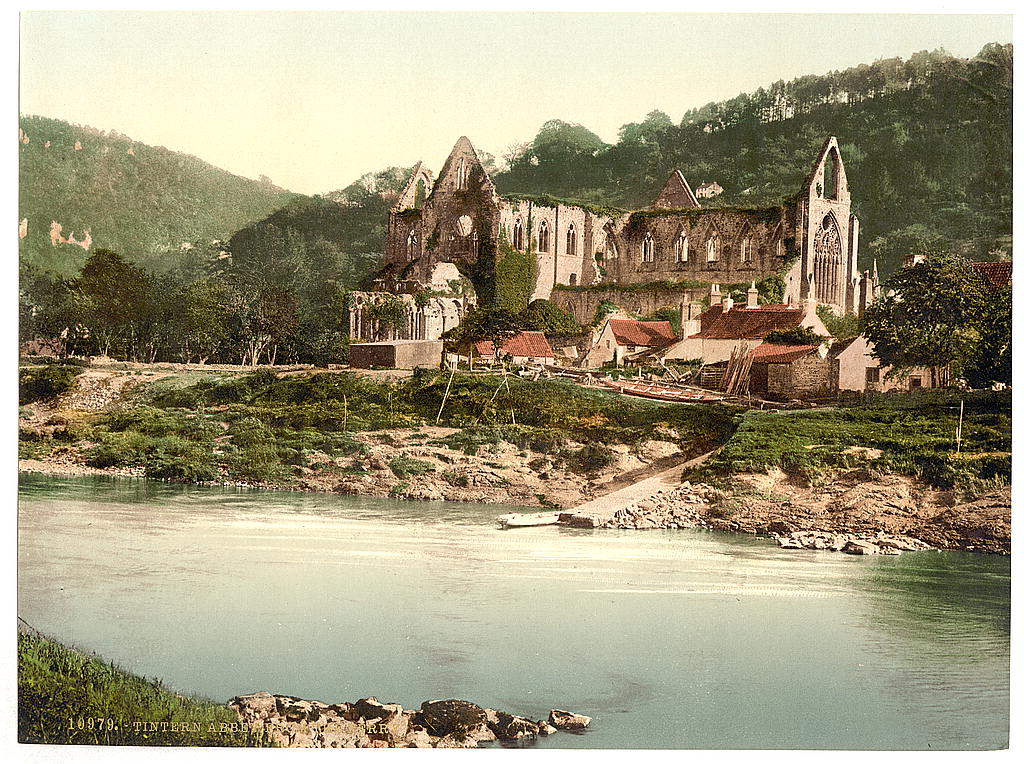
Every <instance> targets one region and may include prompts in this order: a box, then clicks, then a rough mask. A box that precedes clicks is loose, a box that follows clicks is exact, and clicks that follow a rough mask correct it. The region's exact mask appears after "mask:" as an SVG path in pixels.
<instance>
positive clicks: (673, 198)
mask: <svg viewBox="0 0 1024 764" xmlns="http://www.w3.org/2000/svg"><path fill="white" fill-rule="evenodd" d="M654 206H655V208H657V209H693V210H695V209H699V208H700V202H698V201H697V197H696V196H694V195H693V191H692V190H691V189H690V184H689V183H687V182H686V178H684V177H683V173H682V172H680V171H679V170H676V171H675V172H673V173H672V174H671V175H669V176H668V180H667V181H666V182H665V187H664V188H662V189H661V193H660V194H658V198H657V199H656V200H655V202H654Z"/></svg>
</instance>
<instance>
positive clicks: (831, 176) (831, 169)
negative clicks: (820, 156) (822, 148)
mask: <svg viewBox="0 0 1024 764" xmlns="http://www.w3.org/2000/svg"><path fill="white" fill-rule="evenodd" d="M839 175H840V173H839V151H838V150H837V149H836V147H835V146H833V147H832V148H831V149H829V152H828V154H827V155H826V156H825V176H824V183H823V187H824V189H823V195H824V197H825V198H826V199H832V200H833V201H835V200H836V199H838V198H839Z"/></svg>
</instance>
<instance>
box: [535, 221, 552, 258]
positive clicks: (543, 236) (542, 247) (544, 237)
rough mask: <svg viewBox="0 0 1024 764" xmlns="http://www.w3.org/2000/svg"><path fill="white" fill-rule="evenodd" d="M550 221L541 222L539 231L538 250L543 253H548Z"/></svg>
mask: <svg viewBox="0 0 1024 764" xmlns="http://www.w3.org/2000/svg"><path fill="white" fill-rule="evenodd" d="M549 238H550V237H549V236H548V221H546V220H542V221H540V229H538V231H537V249H538V250H539V251H541V252H547V251H548V246H549V242H548V239H549Z"/></svg>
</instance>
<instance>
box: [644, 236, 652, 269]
mask: <svg viewBox="0 0 1024 764" xmlns="http://www.w3.org/2000/svg"><path fill="white" fill-rule="evenodd" d="M643 262H645V263H653V262H654V237H653V236H651V232H650V231H648V232H647V235H646V236H644V243H643Z"/></svg>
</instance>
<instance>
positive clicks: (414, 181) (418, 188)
mask: <svg viewBox="0 0 1024 764" xmlns="http://www.w3.org/2000/svg"><path fill="white" fill-rule="evenodd" d="M433 190H434V176H433V174H432V173H431V172H430V170H428V169H426V168H425V167H424V166H423V162H417V163H416V166H415V167H414V168H412V175H411V176H410V178H409V182H408V183H406V184H405V188H404V189H403V190H402V193H401V194H399V195H398V201H396V202H395V206H394V207H392V208H391V209H392V211H393V212H401V211H402V210H412V209H419V208H420V207H422V206H423V202H424V201H426V198H427V197H428V196H430V192H431V191H433Z"/></svg>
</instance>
